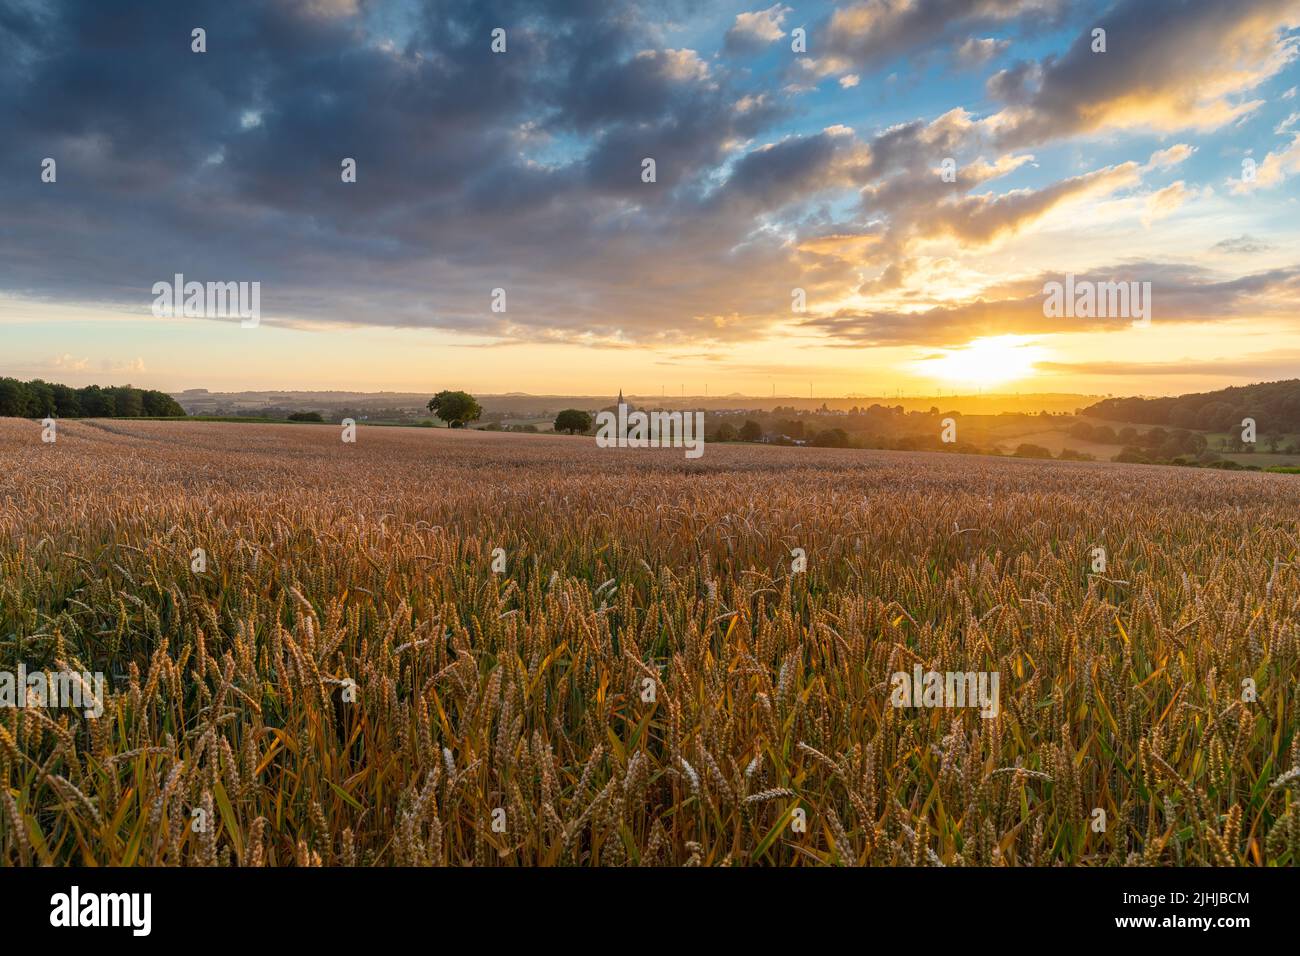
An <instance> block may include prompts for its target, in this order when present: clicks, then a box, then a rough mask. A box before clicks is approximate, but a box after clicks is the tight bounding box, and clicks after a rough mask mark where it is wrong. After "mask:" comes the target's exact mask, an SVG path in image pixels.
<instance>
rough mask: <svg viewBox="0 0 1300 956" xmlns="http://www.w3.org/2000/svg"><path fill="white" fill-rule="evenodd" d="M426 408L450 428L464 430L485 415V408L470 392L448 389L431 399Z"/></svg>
mask: <svg viewBox="0 0 1300 956" xmlns="http://www.w3.org/2000/svg"><path fill="white" fill-rule="evenodd" d="M426 407H427V408H428V409H429V411H431V412H433V414H435V415H437V416H438V417H439V418H441V419H442V420H443V421H444V422H446V423H447V427H448V428H464V427H465V426H466V425H467V424H469V423H470V422H474V421H478V419H479V417H480V416H481V415H482V414H483V406H482V405H480V404H479V403H478V401H477V400H476V399H475V398H474V396H473V395H471V394H469V392H453V391H450V390H447V389H444V390H443V391H441V392H439V393H438V394H437V395H435V396H433V398H431V399H429V404H428V405H427V406H426Z"/></svg>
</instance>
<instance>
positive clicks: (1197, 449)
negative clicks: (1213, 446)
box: [1069, 421, 1208, 460]
mask: <svg viewBox="0 0 1300 956" xmlns="http://www.w3.org/2000/svg"><path fill="white" fill-rule="evenodd" d="M1069 434H1070V437H1071V438H1077V439H1079V440H1080V441H1089V442H1095V443H1096V444H1099V445H1123V446H1124V447H1125V449H1126V450H1128V449H1136V451H1137V453H1138V454H1140V455H1142V456H1143V457H1146V458H1152V459H1170V460H1172V459H1174V458H1179V457H1183V458H1187V457H1195V456H1198V455H1200V454H1202V453H1203V452H1204V451H1205V450H1206V447H1207V445H1208V442H1207V441H1206V438H1205V436H1204V435H1200V434H1197V433H1196V432H1194V431H1191V430H1190V429H1187V428H1174V429H1170V430H1167V429H1164V428H1161V427H1159V426H1156V427H1155V428H1150V429H1148V430H1147V431H1144V432H1139V431H1138V430H1137V429H1136V428H1134V427H1133V426H1131V425H1128V426H1125V427H1124V428H1121V429H1119V430H1118V431H1116V430H1115V429H1113V428H1111V427H1110V426H1109V425H1090V424H1089V423H1088V422H1082V421H1080V422H1075V423H1074V424H1073V425H1071V426H1070V431H1069Z"/></svg>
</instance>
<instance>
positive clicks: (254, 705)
mask: <svg viewBox="0 0 1300 956" xmlns="http://www.w3.org/2000/svg"><path fill="white" fill-rule="evenodd" d="M59 428H60V431H59V437H58V441H57V442H56V443H55V444H52V445H47V444H42V443H41V441H40V435H39V428H37V427H36V426H34V425H33V424H32V423H29V422H21V421H17V420H12V419H5V420H0V461H2V462H3V465H4V468H3V477H0V667H3V668H8V669H12V668H13V667H14V666H16V664H17V663H18V662H19V661H22V662H25V664H26V666H27V667H28V668H32V669H34V668H37V667H44V668H49V669H54V668H70V669H73V670H78V671H81V670H85V671H91V672H94V671H101V672H103V673H105V674H106V675H108V678H109V683H110V686H111V694H110V696H109V699H108V700H107V702H106V704H105V712H104V715H103V717H102V718H100V719H98V720H93V719H86V718H85V717H83V716H82V714H81V712H80V711H72V710H67V709H59V708H53V707H51V708H45V709H42V708H32V707H14V708H8V709H5V710H0V803H3V809H2V810H0V863H4V864H23V865H29V864H39V863H46V864H51V863H52V864H90V863H94V864H114V865H137V864H141V865H142V864H163V865H234V864H239V865H266V866H276V865H304V866H306V865H388V864H407V865H441V864H453V865H454V864H479V865H489V864H490V865H549V864H603V865H665V864H686V865H718V864H733V865H735V864H787V865H819V864H864V865H921V866H928V865H946V866H952V865H1050V864H1062V863H1064V864H1091V865H1100V864H1126V863H1146V864H1163V865H1184V864H1188V865H1190V864H1212V865H1278V864H1281V865H1292V864H1295V863H1297V862H1300V811H1297V810H1296V809H1295V804H1296V800H1295V796H1296V793H1295V791H1296V784H1297V779H1300V778H1298V777H1297V774H1298V773H1300V736H1298V735H1297V733H1296V731H1297V727H1298V725H1300V720H1298V719H1297V710H1296V703H1295V689H1296V683H1297V677H1300V636H1298V635H1297V624H1298V623H1300V621H1298V617H1300V615H1298V613H1297V608H1298V607H1300V568H1297V566H1296V564H1295V562H1296V559H1297V552H1298V551H1300V521H1298V520H1297V514H1298V513H1300V512H1297V507H1296V506H1297V503H1300V495H1298V494H1297V491H1296V487H1297V486H1296V485H1295V479H1294V478H1292V477H1290V476H1273V475H1254V474H1249V475H1248V474H1224V473H1219V472H1213V471H1200V470H1195V471H1193V470H1184V469H1161V468H1146V467H1141V466H1115V465H1102V464H1090V463H1077V464H1076V463H1065V462H1053V463H1040V462H1030V461H1010V460H996V459H988V458H977V457H970V456H948V455H925V454H903V453H887V452H886V453H871V452H851V451H833V450H815V449H783V448H753V447H743V446H709V448H708V451H707V453H706V455H705V456H704V457H703V458H702V459H700V460H698V461H686V460H684V458H683V457H682V454H681V452H680V450H677V451H671V450H664V451H650V450H616V449H598V448H596V447H594V444H593V443H591V442H590V440H584V439H581V438H577V439H563V438H553V437H549V436H523V435H518V436H516V435H492V434H488V433H477V432H446V431H432V430H415V429H386V428H362V429H361V430H360V432H359V435H358V440H357V442H356V444H354V445H353V444H345V443H344V442H342V441H340V438H339V432H338V430H337V429H334V428H330V427H320V426H276V425H235V424H217V423H171V422H118V421H104V422H99V421H78V422H64V423H61V424H60V426H59ZM1095 547H1104V548H1106V550H1107V553H1108V555H1109V566H1108V568H1107V570H1106V573H1104V574H1092V573H1090V566H1089V555H1090V553H1091V550H1092V549H1093V548H1095ZM195 549H202V550H203V551H204V552H205V554H206V558H207V568H206V571H204V572H202V573H195V572H194V571H192V569H191V560H192V553H193V552H194V550H195ZM495 549H502V551H503V552H504V559H505V571H504V572H503V573H494V571H493V563H494V552H495ZM794 549H803V552H804V553H805V554H806V556H807V568H806V571H803V572H802V573H795V572H794V571H793V570H792V558H791V554H792V551H794ZM496 556H497V557H498V558H499V557H500V552H497V553H496ZM914 665H920V666H922V667H924V668H930V669H934V670H938V671H972V670H974V671H989V672H998V673H999V674H1000V676H1001V708H1000V712H999V713H998V715H997V716H996V717H994V718H991V719H984V718H982V717H981V716H980V714H979V713H978V711H975V710H966V709H955V710H954V709H944V708H937V709H920V708H916V709H912V708H897V707H894V706H891V704H890V697H889V681H890V676H891V674H893V673H894V672H897V671H904V672H906V671H910V670H911V669H912V667H913V666H914ZM1247 679H1249V680H1251V681H1253V682H1254V686H1255V688H1256V689H1257V694H1256V695H1255V697H1254V699H1253V700H1251V699H1249V697H1250V695H1248V694H1244V693H1243V681H1245V680H1247ZM353 689H354V690H353ZM350 696H354V697H355V699H354V700H349V697H350ZM647 698H651V699H647ZM1097 810H1101V811H1103V813H1104V819H1105V826H1104V828H1097V827H1096V826H1094V821H1095V820H1096V819H1097V814H1096V811H1097ZM196 811H198V812H197V813H196ZM797 811H802V813H799V812H797ZM800 817H802V818H803V819H804V820H806V828H803V829H802V830H800V829H798V828H796V827H795V826H794V825H793V824H794V822H795V821H796V819H798V818H800ZM204 820H206V821H210V824H209V825H207V826H203V825H202V821H204Z"/></svg>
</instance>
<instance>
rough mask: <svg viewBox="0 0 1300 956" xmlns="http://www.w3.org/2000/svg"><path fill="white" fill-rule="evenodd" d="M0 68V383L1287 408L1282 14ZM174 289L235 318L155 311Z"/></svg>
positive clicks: (742, 21)
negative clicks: (1092, 287)
mask: <svg viewBox="0 0 1300 956" xmlns="http://www.w3.org/2000/svg"><path fill="white" fill-rule="evenodd" d="M196 29H201V30H202V31H203V33H202V34H201V37H202V43H199V42H198V41H197V40H196V39H195V34H194V31H195V30H196ZM494 45H495V46H496V47H497V49H493V47H494ZM196 46H202V47H203V49H202V51H201V52H199V51H196V49H195V47H196ZM502 46H504V49H503V50H502V49H501V47H502ZM0 50H3V51H4V55H3V56H0V342H3V345H2V346H0V375H11V376H16V377H19V378H23V379H28V378H37V377H40V378H44V379H46V380H49V381H60V382H66V383H68V384H73V385H85V384H90V383H100V384H124V383H128V382H129V383H131V384H135V385H137V386H143V387H151V388H163V389H168V390H174V391H179V390H181V389H185V388H195V387H203V388H209V389H212V390H239V389H264V388H265V389H289V388H295V389H311V388H321V389H326V388H331V389H332V388H341V389H355V390H395V391H424V390H430V391H434V390H441V389H443V388H456V389H466V390H470V391H478V392H484V393H499V392H508V391H522V392H532V393H546V394H592V395H604V394H612V393H614V392H615V391H617V390H618V389H620V388H621V389H623V390H625V391H627V392H629V393H637V394H652V393H657V392H659V391H660V390H661V389H662V390H666V391H669V392H674V393H675V392H679V391H684V392H685V393H686V394H703V393H704V392H705V391H706V390H707V391H708V393H709V394H711V395H722V394H727V393H732V392H737V393H744V394H752V395H766V394H770V393H771V392H772V391H775V392H776V393H778V394H793V395H806V394H808V393H809V392H810V391H812V392H813V393H815V394H817V395H826V396H833V395H883V394H895V393H896V392H898V391H902V392H903V393H905V394H934V393H936V392H939V391H942V392H946V393H954V392H973V391H976V390H982V391H986V392H987V391H1019V392H1079V393H1085V394H1126V395H1127V394H1144V395H1159V394H1178V393H1184V392H1191V391H1204V390H1209V389H1213V388H1220V387H1224V386H1227V385H1235V384H1245V383H1248V382H1252V381H1268V380H1276V379H1281V378H1294V377H1300V373H1298V372H1297V370H1298V369H1300V244H1298V240H1300V204H1298V203H1297V198H1298V197H1300V190H1298V189H1297V185H1298V184H1300V96H1297V85H1300V64H1297V53H1298V52H1300V0H1232V2H1225V0H1118V2H1114V3H1106V2H1086V0H865V2H861V3H839V4H828V3H794V2H790V3H776V4H775V5H771V6H764V5H762V4H761V3H760V4H757V5H755V4H751V3H741V4H737V3H724V2H716V3H715V2H675V0H654V2H647V3H633V2H623V0H566V2H544V0H519V2H514V0H500V2H498V0H464V2H462V0H445V2H438V0H384V2H378V0H375V2H370V0H263V2H257V3H231V2H229V0H187V2H186V3H183V4H181V3H174V2H163V0H157V2H139V0H114V2H113V3H104V2H100V0H85V2H73V0H0ZM51 160H52V161H53V163H50V161H51ZM348 160H351V161H352V162H353V163H354V164H355V177H354V179H355V181H347V180H348V178H349V177H348V175H347V173H346V170H345V167H346V166H347V162H346V161H348ZM647 160H653V170H650V169H649V164H648V163H647V162H646V161H647ZM651 173H653V175H651ZM177 274H180V275H182V276H184V280H185V281H186V282H191V281H197V282H200V283H208V282H222V283H225V282H246V283H253V282H256V283H259V286H258V288H259V292H260V320H259V321H258V322H257V323H256V324H250V323H241V322H240V321H239V318H238V316H232V315H230V314H228V310H226V314H214V313H221V312H222V310H221V309H220V307H219V306H215V307H214V306H213V305H212V304H211V303H204V305H205V309H203V310H201V311H202V312H203V314H197V315H189V316H187V315H184V314H166V313H165V311H164V312H163V313H162V314H159V310H158V309H157V308H156V302H155V299H156V293H155V285H156V284H157V283H159V282H171V281H173V277H174V276H175V275H177ZM1067 275H1069V276H1073V277H1075V278H1074V280H1072V281H1078V282H1083V283H1098V284H1100V283H1137V286H1135V287H1132V288H1134V289H1135V290H1140V289H1143V288H1148V289H1149V299H1148V301H1149V305H1150V310H1149V313H1147V314H1146V315H1147V319H1148V320H1147V321H1140V320H1139V321H1135V316H1134V315H1133V314H1132V310H1130V312H1129V313H1127V314H1114V313H1115V312H1117V311H1118V312H1120V313H1123V310H1122V309H1117V308H1115V307H1114V306H1115V303H1113V302H1112V308H1111V310H1110V311H1111V314H1104V315H1101V314H1094V315H1078V314H1054V310H1052V309H1051V308H1049V307H1048V306H1047V304H1046V302H1047V299H1048V298H1049V297H1048V295H1047V293H1046V292H1045V290H1046V289H1048V288H1049V283H1052V282H1060V283H1064V282H1065V281H1066V276H1067ZM1147 283H1149V286H1147V285H1145V284H1147ZM1126 288H1128V287H1127V286H1126ZM1136 301H1138V300H1137V299H1136V298H1135V299H1134V302H1136ZM1070 311H1071V312H1074V311H1075V310H1070ZM1094 311H1106V310H1104V309H1098V310H1094Z"/></svg>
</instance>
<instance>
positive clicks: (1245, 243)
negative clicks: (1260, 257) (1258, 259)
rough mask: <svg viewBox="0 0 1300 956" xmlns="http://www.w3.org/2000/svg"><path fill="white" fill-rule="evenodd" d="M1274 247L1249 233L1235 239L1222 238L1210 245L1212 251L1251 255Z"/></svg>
mask: <svg viewBox="0 0 1300 956" xmlns="http://www.w3.org/2000/svg"><path fill="white" fill-rule="evenodd" d="M1273 248H1274V247H1273V246H1271V245H1269V244H1268V243H1267V242H1263V241H1261V240H1259V239H1256V238H1255V237H1254V236H1251V235H1246V234H1243V235H1240V236H1238V237H1237V238H1235V239H1222V240H1220V241H1219V242H1216V243H1215V244H1214V245H1213V246H1211V247H1210V249H1211V251H1213V252H1226V253H1229V254H1230V255H1242V256H1253V255H1256V254H1258V253H1261V252H1269V251H1271V250H1272V249H1273Z"/></svg>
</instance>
